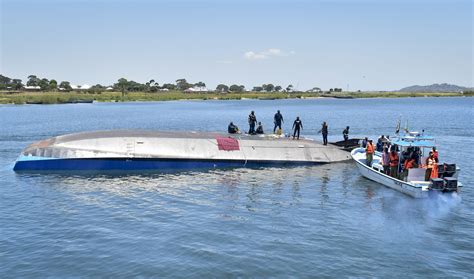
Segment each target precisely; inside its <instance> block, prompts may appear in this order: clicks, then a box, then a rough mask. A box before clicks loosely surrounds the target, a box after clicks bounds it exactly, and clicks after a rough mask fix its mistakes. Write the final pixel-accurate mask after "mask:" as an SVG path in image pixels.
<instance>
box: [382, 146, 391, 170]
mask: <svg viewBox="0 0 474 279" xmlns="http://www.w3.org/2000/svg"><path fill="white" fill-rule="evenodd" d="M382 166H383V173H385V174H386V175H390V154H389V153H388V147H384V148H383V152H382Z"/></svg>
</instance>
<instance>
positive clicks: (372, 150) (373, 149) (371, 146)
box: [365, 142, 375, 154]
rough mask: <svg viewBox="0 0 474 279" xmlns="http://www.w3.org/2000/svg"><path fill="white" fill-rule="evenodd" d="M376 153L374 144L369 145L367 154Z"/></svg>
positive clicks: (366, 150)
mask: <svg viewBox="0 0 474 279" xmlns="http://www.w3.org/2000/svg"><path fill="white" fill-rule="evenodd" d="M374 151H375V148H374V144H373V143H370V142H369V143H367V148H366V149H365V152H366V153H367V154H373V153H374Z"/></svg>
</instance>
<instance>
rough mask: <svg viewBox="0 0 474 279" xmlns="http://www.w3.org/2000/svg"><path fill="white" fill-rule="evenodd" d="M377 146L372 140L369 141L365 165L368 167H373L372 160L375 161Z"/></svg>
mask: <svg viewBox="0 0 474 279" xmlns="http://www.w3.org/2000/svg"><path fill="white" fill-rule="evenodd" d="M374 152H375V146H374V144H373V143H372V140H369V142H368V143H367V147H366V148H365V163H366V164H367V166H369V167H372V160H373V159H374Z"/></svg>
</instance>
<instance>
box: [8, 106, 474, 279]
mask: <svg viewBox="0 0 474 279" xmlns="http://www.w3.org/2000/svg"><path fill="white" fill-rule="evenodd" d="M473 105H474V99H473V98H415V99H373V100H281V101H202V102H160V103H126V104H78V105H44V106H35V105H30V106H28V105H24V106H0V143H1V145H0V181H1V185H0V275H1V277H2V278H7V277H12V278H13V277H15V278H17V277H73V276H74V277H81V276H84V277H104V276H108V277H112V276H114V277H132V276H134V277H136V276H139V277H189V276H193V277H197V276H200V277H269V276H272V277H289V276H292V277H350V276H355V277H370V276H375V277H392V278H401V277H406V276H407V275H408V276H409V277H430V278H446V277H450V278H451V277H461V278H462V277H464V278H468V277H471V278H472V276H473V274H474V265H473V263H474V225H473V220H474V190H473V186H474V183H473V177H474V173H473V170H472V167H473V164H472V162H473V161H474V155H473V152H472V151H473V148H472V146H473V145H474V140H473V136H474V132H473V131H474V124H473V121H472V119H473ZM277 109H280V110H281V111H282V113H283V115H284V119H285V128H286V131H289V128H290V124H292V121H293V120H294V118H296V116H300V117H301V118H302V120H303V124H304V128H305V129H304V130H303V134H304V135H306V136H310V137H315V138H319V136H318V135H317V134H316V131H317V130H318V129H319V128H320V127H319V126H320V123H321V122H322V121H328V123H329V127H330V130H329V132H330V136H331V137H332V138H330V140H331V139H332V140H336V139H337V140H339V139H340V138H342V135H341V133H342V130H343V128H344V127H345V126H346V125H350V126H351V134H352V135H353V136H362V135H370V136H372V137H374V138H375V137H376V136H378V135H379V134H381V133H384V134H393V132H394V127H395V125H396V121H397V119H398V117H399V115H403V117H404V118H405V119H407V118H408V119H409V127H411V128H413V129H418V130H421V129H425V131H426V132H427V133H429V134H431V135H433V136H435V137H436V138H437V142H438V144H439V145H440V148H439V150H440V156H441V159H442V160H445V161H449V162H456V163H457V164H458V166H460V167H461V168H462V174H461V175H460V180H461V181H462V182H463V183H464V184H465V187H464V190H463V193H462V194H461V195H459V196H456V195H454V196H443V197H440V198H433V199H428V200H415V199H412V198H410V197H408V196H405V195H403V194H401V193H399V192H395V191H393V190H390V189H387V188H385V187H383V186H380V185H378V184H376V183H374V182H371V181H368V180H366V179H364V178H362V177H361V176H360V175H359V173H358V171H357V169H356V167H355V165H354V164H353V163H339V164H333V165H322V166H313V167H296V168H263V169H233V170H232V169H231V170H211V171H189V172H179V173H151V174H96V175H93V174H90V175H75V174H49V175H33V174H30V175H27V174H15V173H14V172H13V171H12V167H13V163H14V161H15V159H16V157H17V156H18V154H19V153H20V151H21V150H22V149H23V148H24V147H26V146H27V145H28V144H30V143H32V142H34V141H37V140H40V139H44V138H48V137H52V136H57V135H61V134H66V133H71V132H79V131H89V130H103V129H128V128H134V129H151V130H155V129H156V130H202V131H216V130H222V131H224V130H225V129H226V127H227V124H228V123H229V122H230V121H234V122H235V123H236V124H237V125H239V126H240V127H241V128H244V129H246V128H247V125H246V118H247V115H248V113H249V111H250V110H255V111H256V114H257V118H258V119H259V120H260V121H262V122H263V124H264V127H265V128H266V129H267V130H269V129H270V128H272V127H271V126H272V118H273V114H274V113H275V111H276V110H277Z"/></svg>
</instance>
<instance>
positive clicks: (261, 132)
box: [255, 122, 263, 135]
mask: <svg viewBox="0 0 474 279" xmlns="http://www.w3.org/2000/svg"><path fill="white" fill-rule="evenodd" d="M255 133H257V134H260V135H261V134H263V126H262V122H258V126H257V130H256V131H255Z"/></svg>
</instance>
